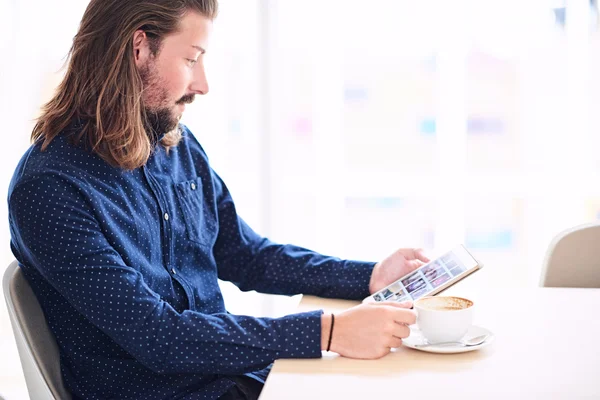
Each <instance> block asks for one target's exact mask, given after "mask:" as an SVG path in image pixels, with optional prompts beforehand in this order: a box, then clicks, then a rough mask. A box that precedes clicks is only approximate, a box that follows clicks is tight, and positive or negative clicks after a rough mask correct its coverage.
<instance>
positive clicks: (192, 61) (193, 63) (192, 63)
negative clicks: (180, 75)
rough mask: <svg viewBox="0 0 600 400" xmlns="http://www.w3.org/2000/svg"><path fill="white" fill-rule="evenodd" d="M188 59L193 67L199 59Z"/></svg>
mask: <svg viewBox="0 0 600 400" xmlns="http://www.w3.org/2000/svg"><path fill="white" fill-rule="evenodd" d="M186 60H187V62H188V63H189V64H190V67H193V66H194V65H196V63H197V62H198V60H192V59H191V58H186Z"/></svg>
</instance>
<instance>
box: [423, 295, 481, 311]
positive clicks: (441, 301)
mask: <svg viewBox="0 0 600 400" xmlns="http://www.w3.org/2000/svg"><path fill="white" fill-rule="evenodd" d="M419 305H420V306H421V307H423V308H426V309H428V310H435V311H457V310H464V309H465V308H469V307H471V306H472V305H473V302H472V301H471V300H467V299H463V298H461V297H428V298H424V299H421V300H419Z"/></svg>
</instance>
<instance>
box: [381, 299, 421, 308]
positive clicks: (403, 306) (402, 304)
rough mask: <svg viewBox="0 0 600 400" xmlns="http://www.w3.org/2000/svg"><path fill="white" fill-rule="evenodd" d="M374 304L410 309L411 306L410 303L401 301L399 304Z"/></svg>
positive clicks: (393, 302) (391, 302)
mask: <svg viewBox="0 0 600 400" xmlns="http://www.w3.org/2000/svg"><path fill="white" fill-rule="evenodd" d="M375 304H377V305H378V306H392V307H396V308H412V306H413V303H412V301H403V302H400V303H399V302H397V301H382V302H379V303H375Z"/></svg>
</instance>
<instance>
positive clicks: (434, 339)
mask: <svg viewBox="0 0 600 400" xmlns="http://www.w3.org/2000/svg"><path fill="white" fill-rule="evenodd" d="M473 306H474V303H473V302H472V301H471V300H467V299H464V298H462V297H453V296H429V297H422V298H420V299H418V300H417V301H415V302H414V308H415V310H416V311H417V325H418V326H419V329H420V330H421V332H422V333H423V336H424V337H425V339H427V341H428V342H429V343H442V342H455V341H459V340H461V339H462V338H463V337H464V336H465V335H466V334H467V331H468V330H469V327H470V326H471V325H472V324H473Z"/></svg>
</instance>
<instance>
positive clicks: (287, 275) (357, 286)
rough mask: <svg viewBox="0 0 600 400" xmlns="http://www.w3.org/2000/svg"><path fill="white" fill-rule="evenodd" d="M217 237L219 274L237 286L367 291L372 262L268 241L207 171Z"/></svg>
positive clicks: (357, 295)
mask: <svg viewBox="0 0 600 400" xmlns="http://www.w3.org/2000/svg"><path fill="white" fill-rule="evenodd" d="M212 176H213V184H214V187H215V193H216V197H217V206H218V216H219V236H218V238H217V242H216V244H215V248H214V255H215V259H216V260H217V267H218V270H219V278H220V279H222V280H227V281H231V282H233V283H234V284H235V285H236V286H238V287H239V288H240V289H241V290H244V291H247V290H256V291H259V292H263V293H270V294H284V295H294V294H309V295H314V296H320V297H328V298H341V299H350V300H360V299H363V298H365V297H367V296H369V294H370V293H369V281H370V279H371V273H372V271H373V267H374V266H375V263H373V262H362V261H350V260H341V259H339V258H335V257H330V256H325V255H322V254H319V253H316V252H314V251H311V250H308V249H305V248H302V247H298V246H294V245H289V244H286V245H282V244H277V243H273V242H272V241H270V240H269V239H267V238H263V237H261V236H260V235H258V234H257V233H256V232H254V231H253V230H252V228H250V227H249V226H248V224H246V222H244V220H243V219H242V218H241V217H240V216H239V215H238V214H237V212H236V208H235V205H234V202H233V199H232V197H231V194H230V193H229V190H228V189H227V187H226V185H225V183H224V182H223V181H222V180H221V178H220V177H219V176H218V175H217V174H216V173H215V172H214V171H212Z"/></svg>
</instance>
